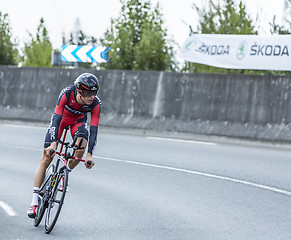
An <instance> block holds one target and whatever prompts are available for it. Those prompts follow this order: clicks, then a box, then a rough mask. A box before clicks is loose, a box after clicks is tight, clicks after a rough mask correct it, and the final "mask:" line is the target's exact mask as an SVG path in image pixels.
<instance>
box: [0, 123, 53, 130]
mask: <svg viewBox="0 0 291 240" xmlns="http://www.w3.org/2000/svg"><path fill="white" fill-rule="evenodd" d="M1 125H4V126H8V127H14V128H29V129H47V128H48V127H45V126H33V125H23V124H9V123H3V124H1Z"/></svg>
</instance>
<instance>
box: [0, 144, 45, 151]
mask: <svg viewBox="0 0 291 240" xmlns="http://www.w3.org/2000/svg"><path fill="white" fill-rule="evenodd" d="M0 147H5V148H16V149H23V150H29V151H41V152H42V151H43V149H42V148H32V147H24V146H15V145H9V144H0Z"/></svg>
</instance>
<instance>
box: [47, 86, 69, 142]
mask: <svg viewBox="0 0 291 240" xmlns="http://www.w3.org/2000/svg"><path fill="white" fill-rule="evenodd" d="M67 101H68V99H67V96H66V94H65V91H62V92H61V94H60V96H59V99H58V102H57V105H56V108H55V111H54V113H53V116H52V119H51V126H50V130H49V133H50V138H51V140H52V143H51V146H53V147H55V148H56V145H57V143H56V142H57V140H58V133H59V126H60V122H61V120H62V117H63V112H64V109H65V105H66V103H67Z"/></svg>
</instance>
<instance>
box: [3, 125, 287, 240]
mask: <svg viewBox="0 0 291 240" xmlns="http://www.w3.org/2000/svg"><path fill="white" fill-rule="evenodd" d="M45 131H46V129H45V128H44V127H39V126H33V125H26V126H24V125H13V124H8V123H0V132H1V138H0V151H1V158H0V239H3V240H4V239H5V240H6V239H108V240H113V239H118V240H122V239H126V240H130V239H137V240H143V239H145V240H148V239H159V240H160V239H167V240H169V239H173V240H177V239H191V240H194V239H195V240H199V239H201V240H207V239H211V240H215V239H222V240H228V239H229V240H235V239H262V240H267V239H272V240H274V239H278V240H290V239H291V155H290V150H291V148H288V147H282V146H271V145H256V144H247V143H244V144H237V143H235V144H234V143H229V142H228V143H227V142H221V141H220V142H207V141H206V142H205V141H193V140H186V141H183V140H178V139H171V138H164V137H150V136H148V135H146V136H145V135H138V134H124V133H118V132H114V131H111V132H110V131H102V129H101V131H100V133H99V138H98V139H99V140H98V144H97V147H96V150H95V153H94V160H95V162H96V165H95V167H94V168H93V169H92V170H87V169H85V167H84V166H83V165H79V166H78V167H77V168H76V169H74V170H73V172H72V173H71V174H70V179H69V192H68V194H67V195H66V199H65V204H64V207H63V210H62V212H61V215H60V217H59V220H58V222H57V224H56V227H55V228H54V230H53V231H52V233H51V234H50V235H47V234H45V233H44V223H43V222H42V223H41V224H40V226H39V227H38V228H35V227H34V226H33V220H31V219H29V218H28V217H27V215H26V210H27V208H28V207H29V204H30V201H31V193H32V187H33V176H34V172H35V169H36V166H37V164H38V161H39V158H40V156H41V152H42V145H43V139H44V134H45Z"/></svg>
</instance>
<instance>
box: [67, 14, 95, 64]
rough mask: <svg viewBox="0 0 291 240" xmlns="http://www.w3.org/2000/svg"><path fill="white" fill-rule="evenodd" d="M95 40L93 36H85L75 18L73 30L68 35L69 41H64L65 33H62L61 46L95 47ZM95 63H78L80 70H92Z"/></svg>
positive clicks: (78, 21)
mask: <svg viewBox="0 0 291 240" xmlns="http://www.w3.org/2000/svg"><path fill="white" fill-rule="evenodd" d="M96 44H97V39H96V38H95V37H93V36H88V35H86V34H85V33H84V32H83V31H82V30H81V26H80V20H79V19H78V18H77V19H76V22H75V26H74V30H73V31H72V32H71V33H70V38H69V40H67V39H66V37H65V33H63V45H90V46H95V45H96ZM95 65H96V63H78V66H79V67H80V68H92V67H94V66H95Z"/></svg>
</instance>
